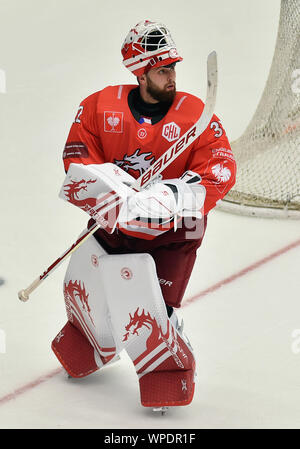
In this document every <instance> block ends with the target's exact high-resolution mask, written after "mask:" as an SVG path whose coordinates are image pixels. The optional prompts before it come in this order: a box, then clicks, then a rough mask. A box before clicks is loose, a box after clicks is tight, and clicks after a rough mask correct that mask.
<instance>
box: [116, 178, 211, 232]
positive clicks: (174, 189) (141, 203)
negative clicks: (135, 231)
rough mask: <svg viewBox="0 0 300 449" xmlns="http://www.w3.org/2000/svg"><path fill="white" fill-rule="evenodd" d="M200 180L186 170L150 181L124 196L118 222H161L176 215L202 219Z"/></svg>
mask: <svg viewBox="0 0 300 449" xmlns="http://www.w3.org/2000/svg"><path fill="white" fill-rule="evenodd" d="M200 182H201V177H200V176H199V175H198V174H196V173H193V172H191V171H189V172H186V173H185V174H184V175H183V176H182V177H181V178H180V179H178V178H176V179H167V180H162V181H160V182H156V183H152V184H150V185H149V186H148V187H146V188H145V189H144V190H142V191H140V192H137V193H135V194H133V195H131V196H129V197H128V198H127V201H126V202H125V204H124V205H123V207H122V210H121V212H120V215H119V219H118V222H119V224H122V223H127V224H129V223H131V222H136V221H139V220H143V221H145V220H146V221H147V222H148V223H149V224H151V223H160V224H163V223H167V222H169V221H170V220H172V219H173V218H176V217H177V216H179V217H183V216H189V217H197V218H199V219H201V218H202V208H203V204H204V200H205V194H206V190H205V187H204V186H202V185H201V184H200Z"/></svg>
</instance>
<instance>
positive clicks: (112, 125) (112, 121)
mask: <svg viewBox="0 0 300 449" xmlns="http://www.w3.org/2000/svg"><path fill="white" fill-rule="evenodd" d="M104 131H105V132H106V133H122V132H123V112H111V111H105V112H104Z"/></svg>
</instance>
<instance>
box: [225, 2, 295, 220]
mask: <svg viewBox="0 0 300 449" xmlns="http://www.w3.org/2000/svg"><path fill="white" fill-rule="evenodd" d="M299 34H300V1H299V0H281V7H280V20H279V28H278V34H277V41H276V47H275V52H274V56H273V61H272V65H271V69H270V73H269V76H268V80H267V83H266V86H265V89H264V91H263V94H262V97H261V100H260V102H259V104H258V106H257V109H256V111H255V113H254V116H253V118H252V120H251V121H250V123H249V125H248V127H247V128H246V130H245V132H244V134H243V135H242V136H241V137H240V138H239V139H237V140H236V141H233V142H232V143H231V146H232V150H233V153H234V155H235V157H236V161H237V180H236V184H235V185H234V187H233V188H232V190H231V191H230V192H229V193H228V194H227V195H226V196H225V198H224V199H223V201H221V202H220V204H219V205H218V208H219V209H221V210H225V211H227V212H232V213H238V214H243V215H254V216H263V217H279V218H280V217H283V218H299V219H300V35H299Z"/></svg>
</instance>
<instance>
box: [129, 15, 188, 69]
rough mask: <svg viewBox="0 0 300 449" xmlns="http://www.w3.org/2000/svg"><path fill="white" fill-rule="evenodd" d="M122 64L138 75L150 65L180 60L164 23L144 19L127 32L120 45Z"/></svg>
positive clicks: (156, 65) (150, 66) (166, 63)
mask: <svg viewBox="0 0 300 449" xmlns="http://www.w3.org/2000/svg"><path fill="white" fill-rule="evenodd" d="M122 55H123V64H124V65H125V67H127V68H128V69H129V70H130V71H131V72H133V74H134V75H136V76H139V75H141V74H143V73H145V72H147V71H148V70H149V69H150V68H152V67H159V66H161V65H168V64H171V63H173V62H178V61H181V60H182V58H181V57H180V56H179V55H178V53H177V50H176V45H175V42H174V40H173V39H172V36H171V34H170V32H169V30H168V29H167V28H166V26H165V25H163V24H161V23H156V22H150V21H149V20H145V21H143V22H139V23H138V24H137V25H136V26H135V28H133V29H132V30H130V32H129V33H128V35H127V37H126V39H125V41H124V43H123V46H122Z"/></svg>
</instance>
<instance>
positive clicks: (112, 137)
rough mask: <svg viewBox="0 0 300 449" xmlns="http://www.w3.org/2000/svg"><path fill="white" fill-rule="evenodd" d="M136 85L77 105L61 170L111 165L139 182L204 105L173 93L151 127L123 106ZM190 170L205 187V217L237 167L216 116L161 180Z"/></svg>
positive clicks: (112, 88) (108, 91) (230, 183)
mask: <svg viewBox="0 0 300 449" xmlns="http://www.w3.org/2000/svg"><path fill="white" fill-rule="evenodd" d="M136 87H137V86H136V85H120V86H108V87H106V88H104V89H103V90H101V91H99V92H96V93H94V94H92V95H90V96H89V97H87V98H86V99H85V100H83V101H82V103H81V104H80V106H79V109H78V113H77V115H76V117H75V120H74V122H73V124H72V127H71V130H70V133H69V136H68V139H67V142H66V145H65V148H64V153H63V160H64V166H65V170H66V171H67V170H68V167H69V165H70V163H81V164H102V163H104V162H112V163H114V164H116V165H118V166H120V167H121V168H122V169H123V170H126V171H128V173H129V174H131V175H132V176H133V177H135V178H138V177H139V176H141V175H142V174H143V172H144V171H145V170H146V169H148V167H149V166H150V165H151V164H153V163H155V161H156V160H157V159H158V158H159V157H160V156H161V155H162V154H163V153H164V152H165V151H166V150H167V149H168V148H169V147H170V146H171V145H173V144H174V142H175V141H176V140H177V139H178V138H179V137H180V136H182V135H183V134H184V133H185V132H186V131H187V130H188V129H189V128H190V127H191V126H192V125H193V124H194V123H195V122H196V121H197V120H198V119H199V117H200V115H201V113H202V110H203V108H204V104H203V102H202V101H201V100H200V99H199V98H197V97H195V96H193V95H191V94H188V93H185V92H177V93H176V96H175V99H174V101H173V104H172V105H171V107H170V109H169V110H168V112H167V113H166V115H165V116H164V117H163V118H162V120H160V121H159V122H158V123H156V124H151V123H148V121H147V120H146V121H144V122H143V123H139V122H138V121H137V120H136V119H135V118H134V116H133V114H132V112H131V110H130V108H129V105H128V101H127V99H128V94H129V92H130V91H131V90H132V89H135V88H136ZM187 170H191V171H193V172H196V173H198V174H199V175H200V176H201V179H202V181H201V184H202V185H204V187H205V189H206V199H205V203H204V214H207V213H208V212H209V211H210V210H211V209H212V208H213V207H214V206H215V205H216V203H217V201H219V200H220V199H222V198H223V197H224V196H225V194H226V193H227V192H228V191H229V190H230V188H231V187H232V186H233V185H234V183H235V173H236V164H235V160H234V156H233V154H232V151H231V148H230V144H229V141H228V139H227V136H226V133H225V131H224V129H223V127H222V125H221V123H220V120H219V119H218V117H217V116H216V115H213V117H212V120H211V122H210V124H209V126H208V127H207V129H206V130H205V131H204V132H203V134H202V135H201V136H200V137H199V138H198V139H196V140H195V142H194V143H193V144H192V145H191V146H190V147H189V148H187V149H186V150H185V151H184V152H183V153H182V154H181V155H180V156H179V157H178V158H177V159H176V160H175V161H173V162H172V164H170V165H169V166H168V167H167V168H166V169H165V170H164V171H163V172H162V176H163V179H171V178H179V177H180V176H181V175H182V174H183V173H184V172H185V171H187Z"/></svg>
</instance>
